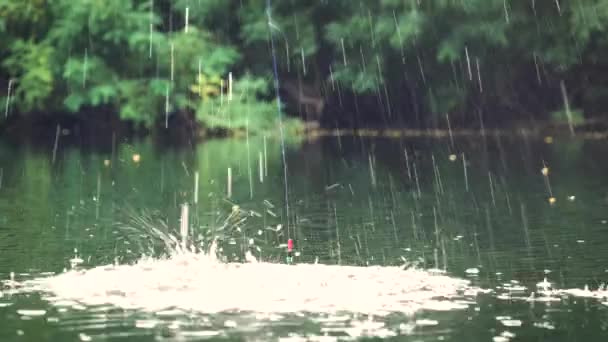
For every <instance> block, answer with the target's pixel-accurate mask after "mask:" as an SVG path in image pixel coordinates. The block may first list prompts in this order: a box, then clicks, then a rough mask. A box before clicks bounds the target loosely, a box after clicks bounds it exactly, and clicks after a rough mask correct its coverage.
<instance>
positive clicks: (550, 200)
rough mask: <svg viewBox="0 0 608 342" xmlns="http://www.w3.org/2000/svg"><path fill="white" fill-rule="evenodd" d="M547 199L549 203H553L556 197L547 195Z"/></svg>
mask: <svg viewBox="0 0 608 342" xmlns="http://www.w3.org/2000/svg"><path fill="white" fill-rule="evenodd" d="M547 201H549V204H551V205H554V204H555V201H556V199H555V197H553V196H551V197H549V199H548V200H547Z"/></svg>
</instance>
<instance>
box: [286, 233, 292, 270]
mask: <svg viewBox="0 0 608 342" xmlns="http://www.w3.org/2000/svg"><path fill="white" fill-rule="evenodd" d="M287 263H288V264H292V263H293V239H288V240H287Z"/></svg>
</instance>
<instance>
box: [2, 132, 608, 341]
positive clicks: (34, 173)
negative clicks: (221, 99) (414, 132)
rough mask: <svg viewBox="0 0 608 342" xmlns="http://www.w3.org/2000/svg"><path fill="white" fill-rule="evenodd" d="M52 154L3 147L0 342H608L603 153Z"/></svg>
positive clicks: (508, 147)
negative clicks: (290, 261) (289, 248)
mask: <svg viewBox="0 0 608 342" xmlns="http://www.w3.org/2000/svg"><path fill="white" fill-rule="evenodd" d="M52 147H53V145H52V142H50V143H49V144H48V145H44V146H40V145H30V144H20V145H18V146H16V145H13V144H10V143H8V142H0V167H1V169H0V175H1V176H0V177H1V178H0V179H1V181H0V182H1V185H0V279H2V285H1V287H0V289H1V290H0V317H1V318H2V319H1V320H0V340H1V341H90V340H92V341H98V340H102V341H198V340H230V341H275V340H281V341H305V340H311V341H334V340H359V339H369V340H375V339H388V340H398V341H495V342H507V341H545V340H546V341H579V340H580V341H582V340H585V341H606V340H608V332H607V331H606V329H608V301H607V299H606V298H605V296H608V291H606V289H605V287H604V284H603V282H605V281H607V278H608V222H607V220H608V178H606V175H608V159H606V156H607V155H608V144H607V143H606V142H605V141H598V140H583V139H563V140H562V139H555V141H554V142H552V143H550V144H549V143H546V142H545V141H544V140H543V139H542V137H528V138H525V137H509V136H500V137H497V136H486V137H471V138H466V139H464V138H462V139H456V140H455V141H453V142H452V141H451V140H450V139H385V138H378V137H376V138H371V137H368V138H357V137H340V138H336V137H331V138H330V137H326V138H319V139H316V140H313V141H305V142H295V141H292V142H289V143H287V144H286V147H285V148H286V149H285V158H286V160H287V182H285V172H284V171H285V170H284V168H283V162H282V157H281V156H282V155H281V145H280V142H279V141H277V140H276V139H273V138H271V137H268V138H267V139H264V138H263V137H255V138H254V137H252V138H250V139H248V140H247V139H245V138H243V139H229V140H212V141H208V142H205V143H201V144H198V145H195V146H191V145H188V146H181V147H175V146H165V145H164V144H161V143H158V142H156V143H155V142H153V141H150V140H141V141H130V142H127V141H122V142H121V139H118V141H117V143H116V144H115V145H114V147H111V146H107V147H91V146H79V145H77V144H71V143H68V142H67V141H66V142H64V141H63V140H60V143H59V146H58V149H57V151H56V155H55V160H54V161H53V148H52ZM406 155H407V156H406ZM229 169H230V171H228V170H229ZM229 173H230V176H229ZM197 174H198V176H197ZM197 177H198V188H197V187H196V186H195V183H196V178H197ZM229 178H230V179H231V182H230V184H228V183H229V182H228V180H229ZM285 184H287V191H285V190H286V187H285ZM229 192H230V193H229ZM184 203H187V204H188V205H189V211H188V222H187V223H188V236H189V238H188V239H187V240H186V243H187V244H188V246H187V249H188V251H184V250H180V248H179V247H180V244H181V237H180V234H179V231H180V215H181V210H182V204H184ZM286 203H289V206H288V208H287V206H286V205H285V204H286ZM287 215H288V216H287ZM172 237H175V241H173V240H171V238H172ZM162 238H165V242H163V241H162ZM288 238H292V239H294V241H295V250H296V257H295V262H296V265H287V264H285V258H286V247H285V243H286V241H287V239H288ZM213 241H215V243H213ZM210 250H211V252H210ZM585 286H587V287H588V289H587V290H585Z"/></svg>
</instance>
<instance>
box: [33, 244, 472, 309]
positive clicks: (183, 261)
mask: <svg viewBox="0 0 608 342" xmlns="http://www.w3.org/2000/svg"><path fill="white" fill-rule="evenodd" d="M27 287H28V288H30V289H33V290H36V291H43V292H46V293H48V294H49V297H48V298H47V299H49V300H50V301H51V302H53V303H56V304H60V303H65V302H71V301H75V302H78V303H81V304H84V305H87V306H93V305H102V304H108V305H113V306H117V307H121V308H125V309H138V310H143V311H149V312H156V313H159V312H162V311H163V310H168V309H172V310H177V311H181V312H184V311H190V312H198V313H209V314H212V313H218V312H225V311H248V312H259V313H287V312H313V313H336V312H339V311H345V312H354V313H365V314H373V315H379V316H383V315H386V314H388V313H392V312H400V313H405V314H413V313H415V312H417V311H418V310H422V309H428V310H434V309H438V308H440V309H441V310H449V309H453V310H457V309H462V308H463V307H465V306H464V305H463V303H467V302H466V301H460V302H459V299H463V295H462V294H463V293H464V292H465V291H466V292H467V294H469V295H470V294H471V291H470V290H471V288H472V287H470V286H469V282H468V281H467V280H464V279H456V278H452V277H449V276H447V275H444V274H436V273H431V272H427V271H424V270H417V269H409V270H403V269H401V268H400V267H379V266H374V267H354V266H331V265H321V264H298V265H284V264H273V263H266V262H255V263H246V264H236V263H221V262H219V261H217V260H216V259H215V258H211V257H209V256H207V255H204V254H194V253H187V254H180V255H175V256H173V257H171V258H168V259H162V260H158V259H156V260H154V259H143V260H140V261H139V262H137V263H136V264H134V265H118V266H117V265H108V266H99V267H95V268H92V269H89V270H84V271H82V270H71V271H68V272H66V273H62V274H59V275H54V276H50V277H46V278H40V279H36V280H33V281H30V282H29V284H28V286H27ZM473 293H474V292H473ZM450 304H451V305H450Z"/></svg>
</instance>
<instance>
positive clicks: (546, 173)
mask: <svg viewBox="0 0 608 342" xmlns="http://www.w3.org/2000/svg"><path fill="white" fill-rule="evenodd" d="M540 173H542V174H543V176H545V177H546V176H548V175H549V168H548V167H546V166H544V167H543V168H542V169H540Z"/></svg>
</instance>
